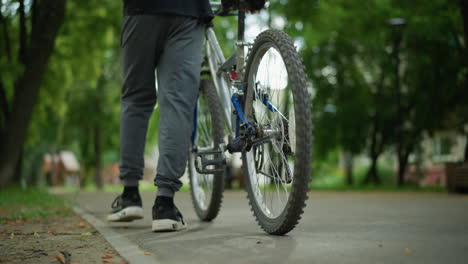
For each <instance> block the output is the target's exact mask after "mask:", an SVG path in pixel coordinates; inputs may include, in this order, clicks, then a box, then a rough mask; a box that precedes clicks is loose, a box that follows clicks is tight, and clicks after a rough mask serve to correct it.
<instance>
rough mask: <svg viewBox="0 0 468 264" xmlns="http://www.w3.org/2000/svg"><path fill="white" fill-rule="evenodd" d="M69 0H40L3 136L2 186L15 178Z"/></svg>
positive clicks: (0, 143)
mask: <svg viewBox="0 0 468 264" xmlns="http://www.w3.org/2000/svg"><path fill="white" fill-rule="evenodd" d="M65 2H66V0H47V1H39V3H38V9H39V10H40V12H39V14H38V17H37V23H36V24H35V25H34V27H33V28H32V32H31V38H30V40H31V42H30V45H29V46H28V51H27V53H26V55H27V56H26V58H25V63H24V71H23V73H22V74H21V75H20V76H19V77H18V79H17V80H16V81H15V92H14V96H13V104H12V107H11V113H10V118H9V120H8V122H7V125H6V131H5V132H4V133H2V134H4V135H5V136H4V137H2V138H1V139H0V186H5V185H7V184H9V183H10V182H11V181H12V179H13V178H14V177H15V174H16V172H15V167H16V164H17V162H18V158H19V156H20V152H21V149H22V148H23V145H24V142H25V139H26V133H27V129H28V126H29V123H30V121H31V117H32V113H33V109H34V105H35V104H36V102H37V99H38V96H39V89H40V87H41V84H42V81H43V79H44V73H45V72H46V70H47V64H48V62H49V58H50V56H51V54H52V51H53V48H54V44H55V39H56V37H57V34H58V31H59V28H60V26H61V25H62V24H63V22H64V16H65Z"/></svg>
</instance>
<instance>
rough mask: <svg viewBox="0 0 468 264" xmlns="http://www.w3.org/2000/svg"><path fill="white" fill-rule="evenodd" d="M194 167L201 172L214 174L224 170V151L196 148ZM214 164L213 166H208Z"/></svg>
mask: <svg viewBox="0 0 468 264" xmlns="http://www.w3.org/2000/svg"><path fill="white" fill-rule="evenodd" d="M196 155H197V158H196V161H195V169H196V170H197V172H198V173H201V174H214V173H218V172H224V169H225V168H224V166H225V165H226V157H225V156H224V152H223V151H221V150H219V149H213V148H198V149H197V150H196ZM208 166H214V168H208ZM220 166H221V168H219V167H220Z"/></svg>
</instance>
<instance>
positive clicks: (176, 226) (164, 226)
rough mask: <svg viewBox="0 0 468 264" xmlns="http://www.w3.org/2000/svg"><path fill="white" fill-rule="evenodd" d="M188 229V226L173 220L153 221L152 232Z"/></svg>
mask: <svg viewBox="0 0 468 264" xmlns="http://www.w3.org/2000/svg"><path fill="white" fill-rule="evenodd" d="M186 228H187V224H183V223H181V222H177V221H175V220H171V219H161V220H153V224H152V227H151V230H152V231H153V232H161V231H179V230H183V229H186Z"/></svg>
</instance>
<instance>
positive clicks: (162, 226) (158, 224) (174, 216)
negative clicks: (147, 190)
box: [152, 196, 187, 232]
mask: <svg viewBox="0 0 468 264" xmlns="http://www.w3.org/2000/svg"><path fill="white" fill-rule="evenodd" d="M185 228H187V224H186V223H185V222H184V218H183V217H182V214H181V213H180V212H179V210H178V209H177V207H176V206H175V205H174V202H173V199H172V198H169V197H164V196H158V197H157V198H156V202H155V203H154V206H153V225H152V230H153V232H159V231H178V230H182V229H185Z"/></svg>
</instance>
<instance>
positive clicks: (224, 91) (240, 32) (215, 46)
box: [205, 2, 249, 139]
mask: <svg viewBox="0 0 468 264" xmlns="http://www.w3.org/2000/svg"><path fill="white" fill-rule="evenodd" d="M211 6H212V8H213V9H220V8H221V3H220V2H212V3H211ZM237 16H238V28H237V41H236V47H237V49H236V52H235V53H234V54H233V55H231V56H230V57H229V58H228V59H227V60H226V59H225V57H224V54H223V51H222V50H221V47H220V45H219V43H218V40H217V38H216V34H215V32H214V30H213V27H212V26H208V27H207V28H206V32H205V36H206V43H205V46H206V57H207V60H208V64H209V68H210V72H211V77H212V79H213V83H214V85H215V87H216V91H217V92H218V96H219V100H220V102H221V106H222V107H223V113H224V120H225V123H226V126H227V127H228V129H229V133H230V136H231V138H232V139H233V138H236V137H238V136H239V125H240V123H241V122H242V123H247V122H248V121H247V120H246V118H245V116H244V114H243V112H242V108H241V100H240V96H242V94H243V91H244V89H243V88H244V87H243V79H244V65H245V51H244V48H245V47H246V46H248V45H249V44H247V43H245V42H244V32H245V13H244V12H243V11H242V10H239V11H238V14H237ZM234 67H235V68H236V71H235V75H233V76H235V78H234V79H233V78H231V77H232V76H230V74H231V73H232V72H233V68H234Z"/></svg>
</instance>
